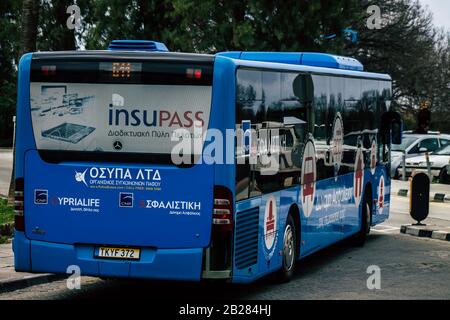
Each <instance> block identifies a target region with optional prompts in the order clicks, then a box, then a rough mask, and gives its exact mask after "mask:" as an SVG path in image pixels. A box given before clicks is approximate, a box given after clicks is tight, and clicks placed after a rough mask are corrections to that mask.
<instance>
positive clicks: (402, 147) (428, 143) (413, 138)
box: [391, 132, 450, 178]
mask: <svg viewBox="0 0 450 320" xmlns="http://www.w3.org/2000/svg"><path fill="white" fill-rule="evenodd" d="M447 145H450V135H448V134H439V133H430V134H410V133H406V132H404V133H403V141H402V144H393V145H392V148H391V176H392V177H393V178H398V177H400V176H401V175H402V170H401V169H402V161H403V154H405V156H406V159H407V160H409V158H413V157H417V156H424V155H425V152H430V153H432V152H435V151H437V150H440V149H442V148H444V147H446V146H447Z"/></svg>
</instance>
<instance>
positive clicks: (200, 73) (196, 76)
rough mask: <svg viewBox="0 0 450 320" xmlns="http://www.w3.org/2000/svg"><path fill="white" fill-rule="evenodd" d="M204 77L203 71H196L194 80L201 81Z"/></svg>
mask: <svg viewBox="0 0 450 320" xmlns="http://www.w3.org/2000/svg"><path fill="white" fill-rule="evenodd" d="M201 77H202V70H201V69H195V71H194V78H195V79H200V78H201Z"/></svg>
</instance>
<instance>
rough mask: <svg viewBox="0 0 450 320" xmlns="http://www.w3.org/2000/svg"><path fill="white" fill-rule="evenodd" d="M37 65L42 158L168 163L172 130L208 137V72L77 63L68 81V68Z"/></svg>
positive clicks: (34, 86) (35, 117) (35, 120)
mask: <svg viewBox="0 0 450 320" xmlns="http://www.w3.org/2000/svg"><path fill="white" fill-rule="evenodd" d="M36 64H37V65H34V66H33V67H32V74H31V80H32V81H31V84H30V100H31V101H30V106H31V115H32V125H33V131H34V137H35V141H36V147H37V149H38V150H40V151H52V152H53V155H55V152H56V151H58V153H59V154H62V153H64V152H68V153H71V154H72V155H73V154H74V153H78V154H84V155H88V154H89V153H96V154H97V155H96V157H100V158H102V156H101V155H98V153H105V154H106V153H129V154H141V155H142V154H146V155H152V154H153V155H170V153H171V151H172V148H173V147H174V146H175V145H176V144H177V143H178V141H177V140H175V141H173V140H172V137H173V136H174V135H175V130H177V129H185V130H186V131H184V132H185V133H187V132H188V133H189V134H191V135H192V134H194V125H196V124H197V125H201V126H202V128H203V130H206V129H207V126H208V122H209V114H210V108H211V92H212V65H210V66H205V65H200V66H197V65H192V64H184V65H182V64H177V65H175V66H174V65H171V64H169V63H167V62H165V63H164V64H156V63H155V62H152V63H139V62H108V61H107V62H100V61H99V62H98V63H97V62H95V63H93V62H89V63H86V64H83V63H81V62H78V65H79V67H80V68H75V67H76V66H75V65H72V67H73V68H74V69H73V75H74V76H73V77H71V73H70V70H68V67H67V66H68V64H67V63H61V62H60V61H58V62H56V63H49V62H48V61H46V62H45V63H42V62H39V63H36ZM69 65H70V63H69ZM164 65H166V69H167V73H165V74H164V72H163V71H164V70H163V69H164V68H163V67H164ZM80 70H83V71H84V72H85V76H84V77H83V76H82V74H81V72H82V71H80ZM59 72H60V73H59ZM158 74H159V75H160V76H159V77H158ZM202 76H203V77H204V78H203V79H201V77H202ZM196 77H197V78H198V80H199V81H197V82H196V81H195V80H196V79H195V78H196ZM171 78H172V79H173V81H172V82H171V81H170V79H171ZM74 81H76V82H74ZM89 160H92V159H89ZM102 160H107V159H102Z"/></svg>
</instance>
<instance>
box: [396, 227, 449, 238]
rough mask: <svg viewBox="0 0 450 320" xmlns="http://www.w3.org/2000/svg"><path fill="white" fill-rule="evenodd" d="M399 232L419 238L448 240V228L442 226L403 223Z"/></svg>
mask: <svg viewBox="0 0 450 320" xmlns="http://www.w3.org/2000/svg"><path fill="white" fill-rule="evenodd" d="M400 232H401V233H404V234H409V235H411V236H416V237H420V238H432V239H436V240H442V241H450V228H442V227H437V226H413V225H403V226H401V228H400Z"/></svg>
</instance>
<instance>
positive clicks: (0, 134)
mask: <svg viewBox="0 0 450 320" xmlns="http://www.w3.org/2000/svg"><path fill="white" fill-rule="evenodd" d="M20 12H21V1H15V0H3V1H0V70H1V73H0V147H1V146H4V145H11V143H12V132H13V126H12V117H13V115H14V114H15V101H16V82H17V78H16V66H17V63H18V56H19V51H20V41H19V40H20V33H21V26H20V21H21V20H20Z"/></svg>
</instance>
